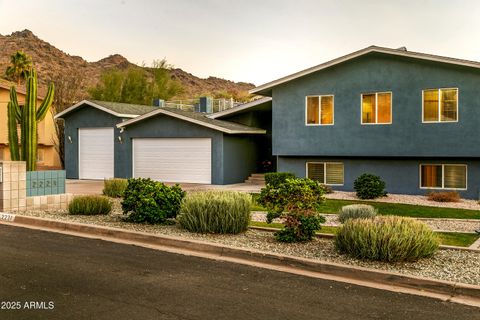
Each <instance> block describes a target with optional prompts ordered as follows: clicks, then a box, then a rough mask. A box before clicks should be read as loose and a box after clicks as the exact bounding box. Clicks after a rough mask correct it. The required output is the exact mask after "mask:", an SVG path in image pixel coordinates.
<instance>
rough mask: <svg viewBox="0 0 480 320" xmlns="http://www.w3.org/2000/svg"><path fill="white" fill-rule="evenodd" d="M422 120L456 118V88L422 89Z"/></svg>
mask: <svg viewBox="0 0 480 320" xmlns="http://www.w3.org/2000/svg"><path fill="white" fill-rule="evenodd" d="M422 93H423V122H455V121H457V120H458V89H455V88H449V89H428V90H423V92H422Z"/></svg>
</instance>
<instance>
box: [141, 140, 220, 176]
mask: <svg viewBox="0 0 480 320" xmlns="http://www.w3.org/2000/svg"><path fill="white" fill-rule="evenodd" d="M133 176H134V177H135V178H151V179H153V180H158V181H164V182H185V183H205V184H210V183H212V140H211V139H210V138H141V139H140V138H137V139H133Z"/></svg>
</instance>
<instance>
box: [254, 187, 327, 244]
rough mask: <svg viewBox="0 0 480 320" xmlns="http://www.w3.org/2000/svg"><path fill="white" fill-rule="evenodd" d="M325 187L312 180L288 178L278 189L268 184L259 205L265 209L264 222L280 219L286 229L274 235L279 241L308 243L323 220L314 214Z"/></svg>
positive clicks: (322, 198) (263, 190)
mask: <svg viewBox="0 0 480 320" xmlns="http://www.w3.org/2000/svg"><path fill="white" fill-rule="evenodd" d="M324 192H325V190H324V188H323V187H322V186H321V185H320V184H319V183H318V182H317V181H314V180H310V179H308V178H304V179H287V180H286V181H285V183H282V184H280V185H279V186H278V187H277V188H275V187H273V186H272V185H270V184H267V186H266V187H265V188H263V189H262V191H261V193H260V196H259V199H258V201H259V203H260V204H261V205H263V206H264V207H266V208H267V210H268V213H267V222H268V223H271V222H272V220H273V219H275V218H283V219H284V221H285V222H284V224H285V227H284V228H283V229H282V230H281V231H279V232H277V233H276V234H275V235H276V237H277V240H279V241H282V242H294V241H308V240H311V239H312V238H313V236H314V235H315V231H316V230H319V229H320V224H321V223H322V222H325V218H324V217H323V216H321V215H319V214H318V213H317V211H318V208H319V206H320V205H321V204H322V203H323V201H324V200H325V198H324V197H323V194H324Z"/></svg>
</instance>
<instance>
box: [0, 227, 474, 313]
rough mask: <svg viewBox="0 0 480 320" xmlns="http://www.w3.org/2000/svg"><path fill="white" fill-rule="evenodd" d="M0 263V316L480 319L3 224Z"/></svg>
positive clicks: (345, 287) (429, 303) (364, 291)
mask: <svg viewBox="0 0 480 320" xmlns="http://www.w3.org/2000/svg"><path fill="white" fill-rule="evenodd" d="M0 261H1V268H0V284H1V285H0V302H1V305H0V307H1V308H0V319H329V320H335V319H355V320H362V319H382V320H385V319H399V320H400V319H402V320H403V319H409V320H413V319H436V320H442V319H448V320H454V319H469V320H474V319H480V309H478V308H474V307H468V306H464V305H459V304H453V303H445V302H441V301H438V300H435V299H431V298H424V297H419V296H413V295H407V294H399V293H393V292H388V291H382V290H377V289H371V288H364V287H359V286H354V285H349V284H345V283H338V282H333V281H327V280H321V279H314V278H308V277H303V276H298V275H292V274H287V273H282V272H277V271H271V270H265V269H260V268H254V267H248V266H244V265H238V264H233V263H227V262H219V261H213V260H208V259H203V258H197V257H189V256H183V255H178V254H172V253H166V252H162V251H157V250H152V249H147V248H142V247H136V246H131V245H123V244H117V243H110V242H106V241H101V240H94V239H86V238H80V237H74V236H69V235H62V234H56V233H50V232H44V231H37V230H31V229H25V228H19V227H12V226H6V225H0ZM12 308H16V309H17V310H11V309H12Z"/></svg>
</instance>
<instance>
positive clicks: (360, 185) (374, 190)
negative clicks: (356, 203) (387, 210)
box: [353, 173, 387, 199]
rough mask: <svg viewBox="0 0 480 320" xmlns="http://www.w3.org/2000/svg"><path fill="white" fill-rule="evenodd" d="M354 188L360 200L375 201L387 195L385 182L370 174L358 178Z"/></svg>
mask: <svg viewBox="0 0 480 320" xmlns="http://www.w3.org/2000/svg"><path fill="white" fill-rule="evenodd" d="M353 188H354V189H355V191H356V192H357V197H358V198H360V199H375V198H378V197H383V196H385V195H387V192H386V191H385V182H383V181H382V179H380V177H379V176H376V175H373V174H370V173H364V174H362V175H361V176H360V177H358V178H357V179H356V180H355V181H354V183H353Z"/></svg>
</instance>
